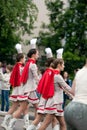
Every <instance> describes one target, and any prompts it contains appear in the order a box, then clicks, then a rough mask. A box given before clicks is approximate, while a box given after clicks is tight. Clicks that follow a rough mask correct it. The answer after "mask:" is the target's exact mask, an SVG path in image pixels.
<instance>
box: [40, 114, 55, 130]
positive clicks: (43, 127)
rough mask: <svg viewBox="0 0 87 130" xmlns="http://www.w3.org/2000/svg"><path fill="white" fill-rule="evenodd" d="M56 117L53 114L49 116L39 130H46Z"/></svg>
mask: <svg viewBox="0 0 87 130" xmlns="http://www.w3.org/2000/svg"><path fill="white" fill-rule="evenodd" d="M53 117H54V115H52V114H47V115H46V117H45V119H44V121H43V123H42V125H41V126H40V128H39V129H38V130H46V128H47V127H48V125H49V124H50V123H51V122H52V120H53Z"/></svg>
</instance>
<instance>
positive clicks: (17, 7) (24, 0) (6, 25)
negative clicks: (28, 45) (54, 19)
mask: <svg viewBox="0 0 87 130" xmlns="http://www.w3.org/2000/svg"><path fill="white" fill-rule="evenodd" d="M37 13H38V9H37V7H36V5H35V4H34V3H33V2H32V1H31V0H1V1H0V55H2V56H3V55H13V53H14V46H15V44H16V43H18V42H20V41H21V36H22V35H24V34H25V33H27V34H29V35H30V34H31V33H32V30H33V28H34V21H35V20H36V18H37ZM2 59H3V58H2Z"/></svg>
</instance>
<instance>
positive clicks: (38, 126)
mask: <svg viewBox="0 0 87 130" xmlns="http://www.w3.org/2000/svg"><path fill="white" fill-rule="evenodd" d="M41 123H42V122H39V124H38V125H37V127H36V130H38V129H39V128H40V126H41Z"/></svg>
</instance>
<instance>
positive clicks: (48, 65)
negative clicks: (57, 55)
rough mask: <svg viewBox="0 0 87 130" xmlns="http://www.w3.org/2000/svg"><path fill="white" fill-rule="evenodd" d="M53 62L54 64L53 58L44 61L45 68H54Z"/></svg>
mask: <svg viewBox="0 0 87 130" xmlns="http://www.w3.org/2000/svg"><path fill="white" fill-rule="evenodd" d="M53 62H54V58H53V57H52V58H48V59H47V61H46V63H45V65H46V67H52V68H54V64H53Z"/></svg>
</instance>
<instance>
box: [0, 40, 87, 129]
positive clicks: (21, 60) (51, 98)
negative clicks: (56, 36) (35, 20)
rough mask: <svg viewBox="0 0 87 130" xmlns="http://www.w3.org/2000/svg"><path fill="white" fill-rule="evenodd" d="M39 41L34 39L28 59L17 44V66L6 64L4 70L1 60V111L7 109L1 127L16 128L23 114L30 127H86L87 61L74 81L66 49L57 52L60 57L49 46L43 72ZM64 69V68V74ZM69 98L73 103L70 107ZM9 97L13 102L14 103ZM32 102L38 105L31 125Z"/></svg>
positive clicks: (26, 127) (35, 105)
mask: <svg viewBox="0 0 87 130" xmlns="http://www.w3.org/2000/svg"><path fill="white" fill-rule="evenodd" d="M36 41H37V39H32V40H31V41H30V49H29V52H28V54H27V59H25V55H24V54H23V52H22V48H21V45H20V44H17V45H16V49H17V52H18V54H17V57H16V63H15V65H14V66H12V65H6V66H5V70H4V69H3V67H2V63H1V62H0V89H1V111H7V114H6V115H5V117H4V120H3V122H2V124H1V127H3V128H4V129H5V130H13V129H14V126H15V122H16V121H17V119H18V118H20V117H21V114H22V115H23V117H24V126H23V127H24V129H26V130H36V129H37V130H46V128H47V127H48V125H49V124H50V123H52V129H53V130H58V129H60V130H86V128H87V124H86V119H87V116H86V115H85V113H86V111H87V109H86V107H87V101H86V100H87V99H86V95H87V93H86V92H87V89H86V88H87V87H86V84H87V83H86V81H87V80H86V76H85V75H86V73H85V72H86V71H87V63H86V65H85V67H83V68H82V69H81V70H79V71H78V72H76V74H75V79H74V81H73V83H72V80H71V79H70V78H69V74H68V72H67V71H64V60H63V57H62V55H63V48H60V49H58V50H57V51H56V52H57V56H56V58H54V57H53V54H52V50H51V48H46V49H45V52H46V58H47V60H46V63H45V67H44V68H45V69H44V72H43V73H40V74H39V73H38V72H39V70H38V67H37V63H36V61H37V59H38V58H39V51H38V50H37V48H36ZM61 71H64V72H63V76H62V75H61ZM83 75H84V76H83ZM10 88H12V91H11V94H10ZM67 99H69V100H70V103H69V105H68V106H67V107H66V104H67V103H66V101H67ZM9 100H10V101H11V102H12V103H11V105H9ZM30 103H31V104H32V105H33V106H34V108H35V119H34V120H33V121H32V123H31V124H30V122H29V104H30ZM9 106H10V107H9ZM78 110H79V111H78ZM76 115H77V116H76ZM77 120H78V121H77ZM83 121H84V123H83ZM83 126H84V128H83Z"/></svg>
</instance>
